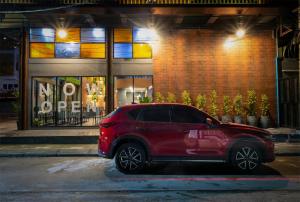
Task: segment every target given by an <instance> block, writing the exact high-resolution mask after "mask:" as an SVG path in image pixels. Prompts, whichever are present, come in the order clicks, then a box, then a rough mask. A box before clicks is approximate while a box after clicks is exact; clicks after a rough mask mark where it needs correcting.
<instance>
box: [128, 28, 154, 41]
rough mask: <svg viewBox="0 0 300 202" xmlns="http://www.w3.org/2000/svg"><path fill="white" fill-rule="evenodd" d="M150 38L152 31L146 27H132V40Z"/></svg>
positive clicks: (147, 39)
mask: <svg viewBox="0 0 300 202" xmlns="http://www.w3.org/2000/svg"><path fill="white" fill-rule="evenodd" d="M151 39H152V31H151V30H149V29H147V28H134V29H133V42H150V41H151Z"/></svg>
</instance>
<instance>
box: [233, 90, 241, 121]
mask: <svg viewBox="0 0 300 202" xmlns="http://www.w3.org/2000/svg"><path fill="white" fill-rule="evenodd" d="M233 110H234V111H235V114H236V115H237V116H240V115H242V114H243V96H242V95H241V94H238V95H236V96H235V97H234V99H233Z"/></svg>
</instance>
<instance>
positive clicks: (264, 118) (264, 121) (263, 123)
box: [260, 116, 270, 128]
mask: <svg viewBox="0 0 300 202" xmlns="http://www.w3.org/2000/svg"><path fill="white" fill-rule="evenodd" d="M269 122H270V118H269V116H261V117H260V124H261V127H262V128H268V126H269Z"/></svg>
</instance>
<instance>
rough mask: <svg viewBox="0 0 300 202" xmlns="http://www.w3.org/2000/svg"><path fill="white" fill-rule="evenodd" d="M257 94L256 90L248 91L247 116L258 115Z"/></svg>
mask: <svg viewBox="0 0 300 202" xmlns="http://www.w3.org/2000/svg"><path fill="white" fill-rule="evenodd" d="M256 102H257V101H256V92H255V91H254V90H248V97H247V107H246V110H247V114H248V115H249V116H255V114H256Z"/></svg>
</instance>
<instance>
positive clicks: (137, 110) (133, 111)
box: [128, 108, 141, 120]
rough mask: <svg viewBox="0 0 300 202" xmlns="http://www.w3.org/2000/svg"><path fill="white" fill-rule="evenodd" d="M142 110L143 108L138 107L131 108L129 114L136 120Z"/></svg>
mask: <svg viewBox="0 0 300 202" xmlns="http://www.w3.org/2000/svg"><path fill="white" fill-rule="evenodd" d="M140 111H141V109H139V108H138V109H133V110H130V111H129V112H128V115H129V116H130V118H132V119H134V120H136V119H137V117H138V115H139V113H140Z"/></svg>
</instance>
